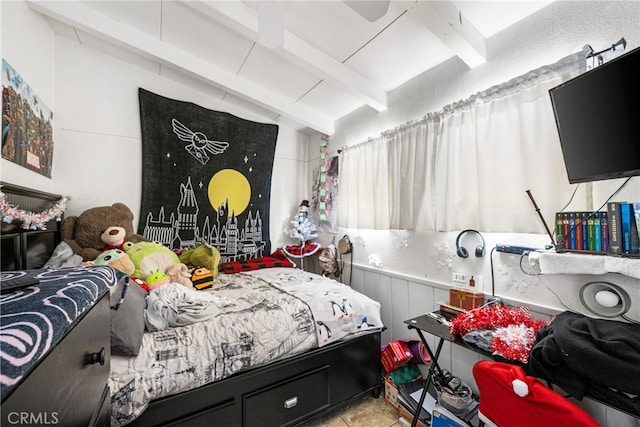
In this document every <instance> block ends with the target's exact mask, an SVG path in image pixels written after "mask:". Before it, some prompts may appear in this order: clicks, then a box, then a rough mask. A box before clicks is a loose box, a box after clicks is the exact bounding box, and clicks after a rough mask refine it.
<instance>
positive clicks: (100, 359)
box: [89, 347, 107, 366]
mask: <svg viewBox="0 0 640 427" xmlns="http://www.w3.org/2000/svg"><path fill="white" fill-rule="evenodd" d="M105 356H106V351H105V349H104V347H102V348H101V349H100V351H99V352H97V353H91V354H90V355H89V364H90V365H95V364H96V363H99V364H100V365H101V366H104V363H105V362H106V359H107V358H106V357H105Z"/></svg>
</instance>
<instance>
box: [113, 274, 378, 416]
mask: <svg viewBox="0 0 640 427" xmlns="http://www.w3.org/2000/svg"><path fill="white" fill-rule="evenodd" d="M266 272H268V273H269V274H266ZM313 278H316V279H318V280H317V281H316V279H313ZM319 279H320V276H317V275H310V274H309V273H304V272H301V271H300V270H296V269H292V268H272V269H266V270H258V271H255V272H251V273H239V274H229V275H226V274H220V275H219V276H218V277H217V278H216V281H215V284H214V286H213V287H212V288H209V289H207V290H204V291H200V292H207V293H209V292H210V293H213V294H215V295H216V296H217V297H218V298H217V299H218V300H225V301H229V302H228V304H227V305H225V306H222V307H219V308H220V312H219V314H218V315H216V316H215V317H214V318H213V319H211V320H207V321H203V322H198V323H194V324H191V325H187V326H183V327H179V328H170V329H167V330H163V331H158V332H151V333H145V336H144V338H143V341H142V347H141V349H140V352H139V354H138V356H136V357H131V358H126V357H119V356H113V357H112V359H111V378H110V380H109V386H110V388H111V393H112V400H111V401H112V425H123V424H127V423H129V422H131V421H132V420H133V419H135V418H136V417H138V416H139V415H140V414H141V413H142V412H143V411H144V409H145V408H146V407H147V405H148V403H149V402H150V401H151V400H154V399H157V398H160V397H163V396H168V395H172V394H177V393H181V392H183V391H186V390H190V389H193V388H197V387H200V386H202V385H204V384H207V383H210V382H213V381H217V380H220V379H223V378H226V377H228V376H230V375H232V374H234V373H236V372H239V371H242V370H245V369H249V368H252V367H256V366H260V365H264V364H267V363H269V362H272V361H275V360H278V359H282V358H285V357H288V356H293V355H295V354H299V353H302V352H305V351H307V350H309V349H312V348H315V347H318V346H321V345H325V344H327V343H329V342H331V341H334V340H337V339H340V338H341V337H346V336H348V335H351V334H357V333H362V332H364V331H365V330H366V331H369V330H373V329H380V328H381V327H382V322H381V321H380V314H379V312H380V305H379V304H378V303H377V302H375V301H373V300H371V299H369V298H367V297H366V296H364V295H360V294H358V293H357V292H355V291H353V290H352V289H351V288H349V287H348V286H345V285H341V284H339V283H338V282H335V281H332V280H329V279H326V281H325V280H324V279H323V280H319ZM310 286H313V287H314V288H316V289H315V290H314V292H313V293H312V294H307V293H306V292H304V289H305V288H309V287H310ZM305 298H312V299H314V301H312V302H310V301H306V300H305ZM316 298H318V301H315V299H316ZM314 307H324V308H323V309H322V311H321V312H320V314H319V315H318V316H316V313H315V309H316V308H314ZM329 313H330V314H331V315H330V316H329ZM364 318H366V320H365V321H363V319H364Z"/></svg>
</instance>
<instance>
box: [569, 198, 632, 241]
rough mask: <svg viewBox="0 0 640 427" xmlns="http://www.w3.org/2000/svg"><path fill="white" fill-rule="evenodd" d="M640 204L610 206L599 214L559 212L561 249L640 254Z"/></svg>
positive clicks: (623, 203)
mask: <svg viewBox="0 0 640 427" xmlns="http://www.w3.org/2000/svg"><path fill="white" fill-rule="evenodd" d="M639 230H640V202H637V203H628V202H610V203H608V204H607V207H606V210H603V211H597V212H557V213H556V234H557V236H558V247H559V249H564V250H565V251H581V252H595V253H605V254H637V253H640V234H639V232H638V231H639Z"/></svg>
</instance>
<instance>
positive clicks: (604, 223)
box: [600, 212, 609, 252]
mask: <svg viewBox="0 0 640 427" xmlns="http://www.w3.org/2000/svg"><path fill="white" fill-rule="evenodd" d="M600 230H601V232H600V239H601V240H602V252H609V214H607V212H600Z"/></svg>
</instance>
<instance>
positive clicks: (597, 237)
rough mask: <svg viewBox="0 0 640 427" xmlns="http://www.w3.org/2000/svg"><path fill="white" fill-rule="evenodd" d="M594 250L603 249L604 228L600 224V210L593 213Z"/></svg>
mask: <svg viewBox="0 0 640 427" xmlns="http://www.w3.org/2000/svg"><path fill="white" fill-rule="evenodd" d="M593 250H594V251H596V252H600V251H602V229H601V224H600V212H594V214H593Z"/></svg>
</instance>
